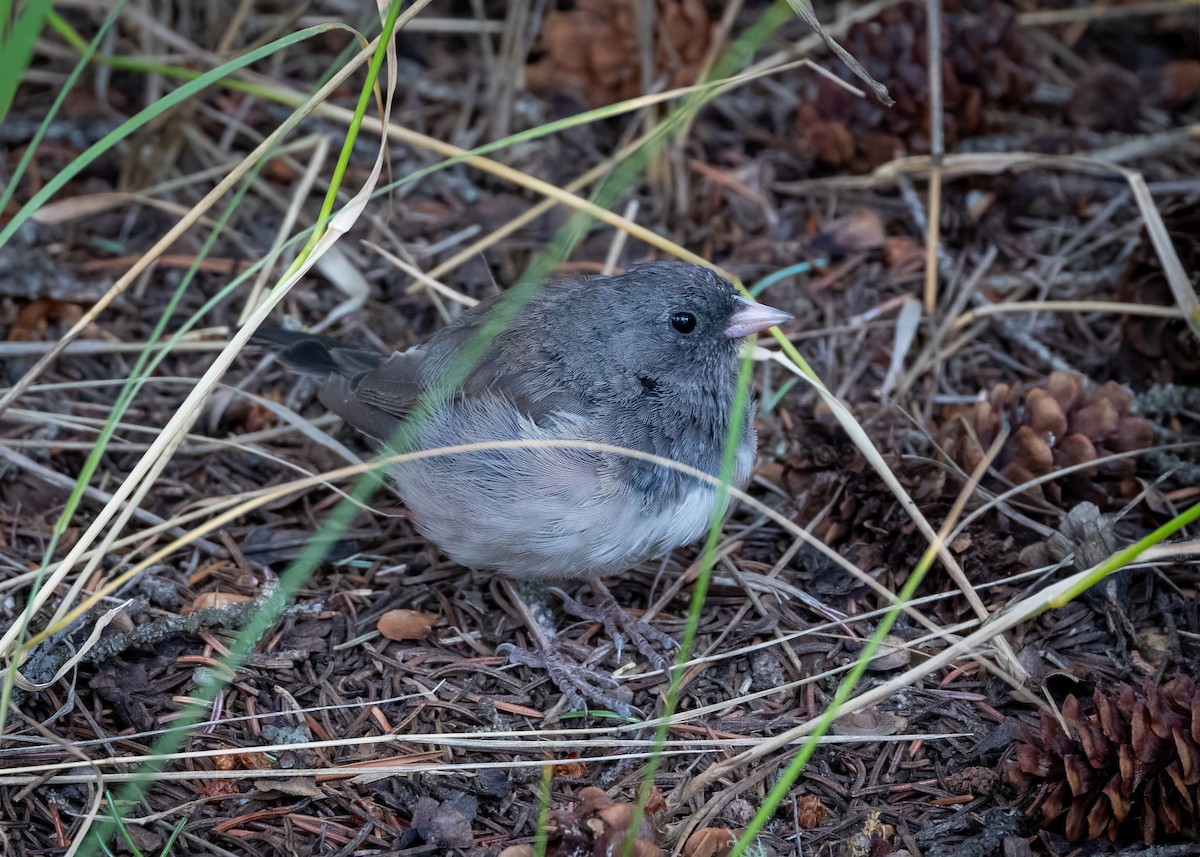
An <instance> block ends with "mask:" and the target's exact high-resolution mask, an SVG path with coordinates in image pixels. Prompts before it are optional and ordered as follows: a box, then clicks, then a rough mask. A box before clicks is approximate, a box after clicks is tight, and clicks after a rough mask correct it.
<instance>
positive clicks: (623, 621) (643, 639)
mask: <svg viewBox="0 0 1200 857" xmlns="http://www.w3.org/2000/svg"><path fill="white" fill-rule="evenodd" d="M592 591H593V592H595V593H596V604H595V606H585V605H583V604H580V603H579V602H578V601H576V600H575V599H574V598H572V597H571V596H570V595H568V594H567V593H565V592H563V591H562V590H555V593H556V594H557V595H558V596H559V597H560V598H561V599H562V601H563V606H564V607H565V608H566V609H567V612H568V613H570V614H572V615H573V616H578V617H579V618H580V619H588V620H590V621H592V622H601V623H603V625H604V630H605V632H607V634H608V636H609V638H610V639H611V640H612V641H613V645H614V646H615V647H616V650H617V660H618V661H619V660H620V659H621V651H622V649H624V647H625V638H626V637H628V638H629V640H630V641H631V642H632V643H633V645H634V648H636V649H637V650H638V651H639V652H640V653H641V654H642V656H643V657H644V658H646V660H648V661H649V662H650V664H651V665H652V666H653V667H654V668H655V669H656V670H666V669H667V668H668V667H669V666H670V661H669V660H668V659H667V658H666V657H664V655H663V652H664V651H665V652H668V653H671V652H674V651H675V649H677V648H679V644H678V643H676V642H675V641H674V640H673V639H671V638H670V637H669V636H667V635H666V634H664V633H663V632H662V631H660V630H658V629H657V628H655V627H653V626H652V625H651V624H650V623H649V622H644V621H642V620H641V619H639V618H637V617H636V616H634V615H633V614H631V613H630V612H629V611H628V610H626V609H625V608H624V607H622V606H621V605H620V604H618V603H617V599H615V598H613V594H612V593H611V592H609V591H608V587H607V586H605V585H604V584H603V583H602V582H600V581H599V580H593V581H592Z"/></svg>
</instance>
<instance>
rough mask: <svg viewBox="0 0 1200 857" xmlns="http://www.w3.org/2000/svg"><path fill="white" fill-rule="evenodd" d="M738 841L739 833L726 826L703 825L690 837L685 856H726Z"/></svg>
mask: <svg viewBox="0 0 1200 857" xmlns="http://www.w3.org/2000/svg"><path fill="white" fill-rule="evenodd" d="M736 841H737V834H736V833H734V832H733V831H732V830H730V829H728V828H726V827H703V828H701V829H700V830H697V831H696V832H695V833H693V834H692V835H691V836H689V837H688V841H687V844H685V845H684V846H683V857H725V855H727V854H728V853H729V852H730V851H732V850H733V843H734V842H736Z"/></svg>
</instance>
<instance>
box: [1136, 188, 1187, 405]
mask: <svg viewBox="0 0 1200 857" xmlns="http://www.w3.org/2000/svg"><path fill="white" fill-rule="evenodd" d="M1166 221H1167V224H1166V225H1167V229H1168V230H1169V232H1170V234H1171V240H1172V242H1173V243H1174V244H1175V249H1176V250H1177V251H1178V252H1179V259H1180V261H1181V262H1182V263H1183V267H1184V270H1186V271H1192V272H1195V271H1196V270H1197V269H1200V239H1197V236H1198V235H1200V231H1198V230H1200V208H1195V207H1193V208H1192V209H1190V210H1186V211H1184V212H1183V213H1181V214H1174V215H1171V216H1169V217H1167V218H1166ZM1138 256H1139V258H1137V259H1136V260H1135V261H1134V262H1133V264H1132V265H1130V267H1129V269H1128V270H1127V271H1126V272H1125V275H1124V276H1123V277H1122V279H1121V283H1120V284H1119V285H1118V286H1117V299H1118V300H1121V301H1126V302H1129V303H1137V304H1144V305H1149V306H1176V305H1177V302H1176V300H1175V297H1174V295H1172V294H1171V287H1170V286H1169V285H1168V284H1167V277H1166V274H1164V273H1163V270H1162V262H1161V261H1160V260H1159V258H1158V254H1157V253H1156V252H1155V251H1154V249H1153V248H1152V247H1149V246H1147V247H1145V248H1143V250H1142V251H1140V253H1139V254H1138ZM1194 279H1195V278H1194V277H1193V280H1194ZM1121 340H1122V342H1121V344H1122V352H1123V354H1122V356H1123V357H1124V358H1125V367H1124V368H1125V371H1126V372H1128V373H1130V374H1131V375H1132V374H1141V375H1143V376H1144V377H1146V378H1147V379H1148V380H1151V381H1153V382H1155V383H1158V384H1196V383H1198V382H1200V342H1197V340H1196V336H1195V335H1194V334H1193V333H1192V330H1191V328H1190V327H1188V324H1187V322H1186V321H1183V320H1182V319H1179V320H1175V319H1169V318H1154V317H1151V316H1139V315H1127V316H1125V318H1124V319H1123V320H1122V322H1121ZM1126 377H1129V376H1126Z"/></svg>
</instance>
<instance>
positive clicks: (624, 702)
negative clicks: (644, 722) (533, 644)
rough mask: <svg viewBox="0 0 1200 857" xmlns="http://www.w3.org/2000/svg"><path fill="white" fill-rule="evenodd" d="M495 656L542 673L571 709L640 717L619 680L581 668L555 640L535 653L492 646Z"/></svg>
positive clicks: (504, 646)
mask: <svg viewBox="0 0 1200 857" xmlns="http://www.w3.org/2000/svg"><path fill="white" fill-rule="evenodd" d="M496 653H497V654H505V655H507V656H508V659H509V662H510V663H514V664H521V665H522V666H527V667H533V668H534V669H542V670H545V671H546V674H547V675H549V676H550V680H551V681H552V682H554V685H555V686H556V687H557V688H558V689H559V690H561V691H562V692H563V697H564V699H565V701H566V703H567V704H568V705H570V706H572V707H576V708H582V709H585V710H586V709H587V708H588V707H589V706H592V707H600V708H607V709H610V710H612V711H615V712H616V713H617V714H619V715H621V716H622V717H625V718H628V719H632V718H633V717H635V716H637V717H640V716H641V712H640V711H638V709H636V708H634V707H633V706H632V705H631V704H630V699H631V696H630V695H629V694H628V692H624V691H623V689H622V687H621V683H620V682H619V681H617V680H616V679H614V678H613V677H612V676H611V675H607V674H605V673H602V672H597V671H596V670H593V669H591V668H589V667H587V666H584V665H583V664H581V663H580V662H579V661H577V660H576V659H575V658H574V657H573V656H571V655H570V654H568V653H566V652H565V651H564V650H563V646H562V644H560V643H559V642H558V641H556V640H550V641H549V642H548V643H547V644H545V645H543V646H540V647H539V648H538V649H537V650H536V651H528V650H526V649H522V648H519V647H517V646H514V645H513V644H512V643H503V644H501V645H499V646H497V647H496Z"/></svg>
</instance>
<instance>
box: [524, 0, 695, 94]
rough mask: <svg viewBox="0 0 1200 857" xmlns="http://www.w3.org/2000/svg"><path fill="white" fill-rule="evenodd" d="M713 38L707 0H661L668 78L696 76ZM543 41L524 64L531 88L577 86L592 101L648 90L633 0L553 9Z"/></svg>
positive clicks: (681, 80)
mask: <svg viewBox="0 0 1200 857" xmlns="http://www.w3.org/2000/svg"><path fill="white" fill-rule="evenodd" d="M637 2H641V0H637ZM711 40H712V20H711V19H710V18H709V15H708V10H707V9H706V8H705V6H704V3H703V2H702V0H657V2H656V3H655V7H654V63H655V69H656V72H657V73H659V74H663V73H665V74H666V75H667V80H668V85H669V86H672V87H677V86H688V85H691V84H693V83H695V82H696V80H697V78H698V77H699V74H700V66H701V63H702V62H703V61H704V56H705V54H706V53H707V52H708V46H709V44H710V42H711ZM540 46H541V48H542V49H543V50H544V55H543V56H542V57H541V58H540V59H539V60H538V61H537V62H534V63H532V64H531V65H529V66H528V67H527V68H526V69H525V83H526V84H527V85H528V86H529V88H530V89H533V90H548V91H556V92H563V91H565V92H572V93H574V94H576V95H578V96H579V97H581V98H582V99H583V100H584V101H585V102H586V103H587V104H588V105H590V106H592V107H600V106H603V105H605V104H612V103H613V102H616V101H623V100H625V99H627V98H634V97H636V96H638V95H641V94H642V71H641V69H642V61H641V50H640V49H639V47H638V38H637V10H636V6H635V0H578V2H577V3H576V4H575V6H574V8H572V9H571V10H570V11H565V12H564V11H558V10H555V11H552V12H550V13H549V14H547V15H546V19H545V22H544V23H543V24H542V38H541V43H540Z"/></svg>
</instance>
